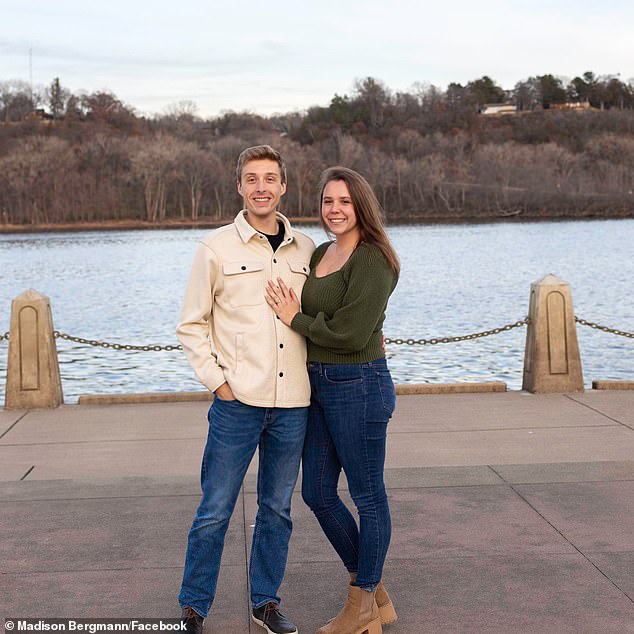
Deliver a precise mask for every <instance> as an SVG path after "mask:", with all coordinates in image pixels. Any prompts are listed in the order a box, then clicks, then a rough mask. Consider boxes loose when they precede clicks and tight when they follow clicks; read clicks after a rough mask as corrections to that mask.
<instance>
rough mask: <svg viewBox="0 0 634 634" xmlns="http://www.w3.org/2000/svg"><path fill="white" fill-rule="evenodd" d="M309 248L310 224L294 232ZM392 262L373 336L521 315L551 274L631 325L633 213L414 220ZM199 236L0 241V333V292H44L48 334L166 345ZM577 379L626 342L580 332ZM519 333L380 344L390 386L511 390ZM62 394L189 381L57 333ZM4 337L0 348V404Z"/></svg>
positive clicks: (1, 314) (632, 364)
mask: <svg viewBox="0 0 634 634" xmlns="http://www.w3.org/2000/svg"><path fill="white" fill-rule="evenodd" d="M303 230H304V231H306V233H308V234H309V235H310V236H311V237H312V238H313V239H314V240H315V241H316V242H321V241H323V240H324V234H323V232H322V230H321V228H319V227H317V226H315V227H307V228H304V229H303ZM389 232H390V235H391V237H392V239H393V241H394V244H395V246H396V248H397V250H398V252H399V254H400V257H401V260H402V275H401V279H400V283H399V285H398V287H397V289H396V291H395V292H394V295H393V296H392V299H391V301H390V305H389V309H388V314H387V319H386V323H385V327H384V331H385V334H386V336H387V337H391V338H405V339H406V338H414V339H420V338H425V339H430V338H438V337H445V336H455V335H463V334H468V333H471V332H478V331H482V330H489V329H491V328H495V327H498V326H501V325H504V324H507V323H511V322H515V321H518V320H520V319H523V318H524V317H525V316H526V315H527V312H528V299H529V292H530V284H531V282H534V281H536V280H538V279H540V278H542V277H543V276H544V275H546V274H548V273H554V274H555V275H558V276H559V277H561V278H563V279H564V280H566V281H568V282H570V284H571V286H572V293H573V302H574V309H575V314H577V315H578V316H579V317H581V318H583V319H586V320H588V321H593V322H598V323H600V324H605V325H608V326H612V327H615V328H617V329H620V330H624V331H627V332H634V295H633V291H634V220H629V219H627V220H602V221H569V222H533V223H518V222H513V223H495V224H462V225H413V226H395V227H392V228H390V230H389ZM206 233H207V230H191V229H186V230H158V231H125V232H123V231H122V232H90V233H59V234H25V235H6V236H0V271H1V275H0V333H4V332H6V331H8V330H9V320H10V309H11V299H12V298H14V297H15V296H17V295H19V294H20V293H22V292H23V291H24V290H26V289H28V288H34V289H36V290H38V291H39V292H41V293H43V294H45V295H48V296H49V297H50V299H51V305H52V309H53V319H54V324H55V328H56V329H57V330H60V331H62V332H65V333H68V334H71V335H75V336H79V337H84V338H86V339H98V340H105V341H110V342H116V343H123V344H133V345H144V344H159V345H168V344H176V343H177V341H176V338H175V335H174V329H175V325H176V323H177V321H178V315H179V311H180V303H181V298H182V294H183V290H184V287H185V283H186V280H187V277H188V274H189V268H190V263H191V259H192V256H193V254H194V251H195V249H196V245H197V243H198V240H199V239H200V238H201V237H202V236H204V235H205V234H206ZM578 334H579V345H580V348H581V356H582V363H583V371H584V380H585V383H586V385H587V386H588V387H589V386H590V385H591V382H592V381H593V380H596V379H603V380H609V379H611V380H634V339H628V338H625V337H618V336H615V335H611V334H607V333H603V332H600V331H596V330H594V329H590V328H588V327H583V326H578ZM525 338H526V328H525V327H522V328H518V329H515V330H511V331H508V332H504V333H503V334H499V335H495V336H492V337H487V338H484V339H478V340H474V341H466V342H461V343H450V344H440V345H434V346H429V345H427V346H407V345H389V346H388V359H389V364H390V367H391V369H392V373H393V375H394V379H395V381H396V382H398V383H423V382H425V383H426V382H436V383H437V382H443V383H444V382H452V381H494V380H498V381H505V382H506V383H507V384H508V386H509V389H520V388H521V382H522V364H523V354H524V344H525ZM57 346H58V353H59V360H60V367H61V372H62V383H63V390H64V397H65V401H66V402H67V403H73V402H76V401H77V398H78V396H79V395H80V394H87V393H102V394H103V393H129V392H150V391H152V392H153V391H175V390H195V389H200V388H201V386H200V384H199V383H198V382H197V381H196V379H195V378H194V376H193V372H192V371H191V370H190V368H189V365H188V364H187V362H186V361H185V358H184V355H183V353H182V352H181V351H173V352H124V351H113V350H107V349H102V348H93V347H89V346H82V345H78V344H74V343H70V342H67V341H62V340H59V339H58V340H57ZM7 348H8V344H7V342H5V341H2V342H0V399H1V401H0V406H1V404H2V403H4V383H5V376H6V356H7Z"/></svg>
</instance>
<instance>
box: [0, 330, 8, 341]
mask: <svg viewBox="0 0 634 634" xmlns="http://www.w3.org/2000/svg"><path fill="white" fill-rule="evenodd" d="M3 340H6V341H9V333H8V332H5V333H4V335H0V341H3Z"/></svg>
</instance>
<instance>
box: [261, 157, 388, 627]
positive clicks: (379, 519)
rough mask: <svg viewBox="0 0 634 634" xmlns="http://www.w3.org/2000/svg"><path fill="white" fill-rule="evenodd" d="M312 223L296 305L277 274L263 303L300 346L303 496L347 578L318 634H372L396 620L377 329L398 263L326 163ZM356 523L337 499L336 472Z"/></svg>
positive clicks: (361, 188)
mask: <svg viewBox="0 0 634 634" xmlns="http://www.w3.org/2000/svg"><path fill="white" fill-rule="evenodd" d="M320 203H321V221H322V225H323V226H324V228H325V230H326V232H327V233H328V234H329V235H330V236H332V237H334V240H333V241H330V242H325V243H324V244H322V245H320V246H319V247H317V249H316V250H315V252H314V254H313V256H312V259H311V264H310V267H311V272H310V275H309V277H308V279H307V281H306V284H305V286H304V288H303V291H302V306H303V308H302V309H301V311H300V304H299V301H298V298H297V297H296V295H295V293H294V292H293V291H292V290H290V291H289V290H288V288H287V287H286V286H285V285H284V283H283V282H282V280H281V279H279V278H278V280H277V284H274V283H273V282H269V284H268V286H267V302H268V304H269V306H271V308H272V309H273V310H274V311H275V313H276V314H277V316H278V317H279V318H280V319H281V320H282V321H283V322H284V323H285V324H286V325H289V326H290V327H291V328H293V330H295V331H297V332H298V333H300V334H302V335H304V336H305V337H306V339H307V344H308V371H309V375H310V381H311V391H312V397H311V404H310V409H309V414H308V429H307V432H306V440H305V443H304V452H303V455H302V465H303V467H302V469H303V471H302V496H303V498H304V501H305V502H306V504H308V506H309V507H310V508H311V510H312V511H313V512H314V514H315V516H316V517H317V520H318V521H319V523H320V525H321V527H322V529H323V531H324V533H325V534H326V536H327V537H328V539H329V540H330V543H331V544H332V545H333V547H334V548H335V550H336V551H337V553H338V555H339V557H340V558H341V560H342V561H343V563H344V565H345V567H346V569H347V570H348V572H349V573H350V577H351V584H350V586H349V587H348V600H347V602H346V604H345V606H344V608H343V610H342V611H341V612H340V613H339V614H338V615H337V616H336V617H335V618H334V619H333V620H331V621H329V622H328V623H327V624H326V625H324V626H323V627H322V628H320V629H319V630H318V631H317V632H318V634H362V633H365V632H367V633H368V634H380V633H381V631H382V629H381V623H382V622H383V623H391V622H393V621H395V620H396V613H395V611H394V607H393V605H392V602H391V601H390V598H389V596H388V595H387V592H386V591H385V588H384V587H383V584H382V583H381V576H382V572H383V564H384V562H385V556H386V554H387V549H388V545H389V542H390V529H391V522H390V510H389V507H388V502H387V496H386V493H385V485H384V482H383V467H384V462H385V440H386V428H387V423H388V421H389V419H390V417H391V415H392V412H393V410H394V405H395V402H396V396H395V392H394V384H393V382H392V378H391V376H390V373H389V370H388V369H387V364H386V361H385V352H384V349H383V334H382V331H381V327H382V325H383V321H384V319H385V308H386V306H387V301H388V298H389V296H390V295H391V293H392V291H393V290H394V287H395V286H396V282H397V280H398V275H399V261H398V257H397V255H396V253H395V251H394V248H393V247H392V245H391V243H390V240H389V238H388V237H387V234H386V233H385V229H384V227H383V224H382V221H381V214H382V209H381V206H380V205H379V202H378V201H377V199H376V196H375V195H374V193H373V191H372V188H371V187H370V185H369V184H368V183H367V181H366V180H365V179H364V178H363V177H362V176H361V175H360V174H358V173H357V172H355V171H353V170H350V169H347V168H345V167H332V168H330V169H327V170H326V171H325V172H324V173H323V174H322V179H321V183H320ZM342 468H343V471H344V472H345V474H346V479H347V481H348V488H349V490H350V494H351V496H352V499H353V501H354V503H355V506H356V508H357V512H358V514H359V520H360V522H359V526H357V523H356V520H355V518H354V517H353V515H352V513H351V512H350V511H349V510H348V508H347V507H346V506H345V505H344V503H343V502H342V500H341V499H340V498H339V496H338V494H337V483H338V481H339V476H340V474H341V469H342Z"/></svg>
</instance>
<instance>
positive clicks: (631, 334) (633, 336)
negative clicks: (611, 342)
mask: <svg viewBox="0 0 634 634" xmlns="http://www.w3.org/2000/svg"><path fill="white" fill-rule="evenodd" d="M575 321H576V322H577V323H578V324H581V325H582V326H589V327H590V328H595V329H596V330H602V331H603V332H609V333H610V334H612V335H619V336H620V337H629V338H630V339H634V332H625V331H624V330H617V329H616V328H610V327H609V326H601V325H600V324H595V323H594V322H592V321H586V320H585V319H581V318H580V317H577V315H575Z"/></svg>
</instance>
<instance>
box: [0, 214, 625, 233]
mask: <svg viewBox="0 0 634 634" xmlns="http://www.w3.org/2000/svg"><path fill="white" fill-rule="evenodd" d="M627 218H634V211H633V210H627V209H623V210H621V211H618V210H612V211H608V212H603V213H595V212H593V211H591V210H590V211H586V212H582V213H552V212H543V213H531V214H521V213H520V214H506V215H486V214H482V215H479V216H472V215H464V216H459V215H458V216H457V215H453V216H432V215H429V214H420V215H413V216H410V217H408V218H393V217H392V218H390V222H389V225H392V226H398V225H438V224H441V225H442V224H447V225H450V224H484V223H496V222H500V223H502V222H543V221H552V222H559V221H572V220H587V221H591V220H618V219H627ZM289 219H290V221H291V224H292V225H293V226H297V227H301V226H302V225H319V224H320V221H319V217H318V216H301V217H293V216H290V217H289ZM231 222H232V218H224V219H222V220H217V219H213V218H204V217H202V218H199V219H198V220H164V221H162V222H148V221H147V220H134V219H129V220H102V221H98V222H75V223H63V222H62V223H48V224H34V225H15V224H14V225H10V224H9V225H1V224H0V235H10V234H29V233H81V232H92V231H95V232H99V231H139V230H147V231H160V230H168V229H192V230H195V229H210V230H211V229H217V228H218V227H222V226H223V225H226V224H229V223H231Z"/></svg>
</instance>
